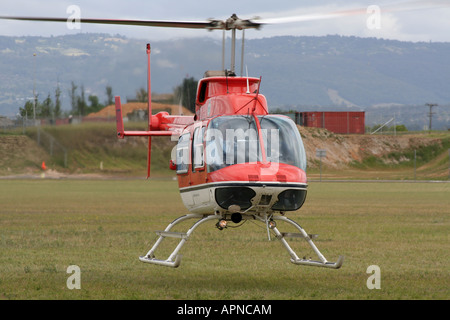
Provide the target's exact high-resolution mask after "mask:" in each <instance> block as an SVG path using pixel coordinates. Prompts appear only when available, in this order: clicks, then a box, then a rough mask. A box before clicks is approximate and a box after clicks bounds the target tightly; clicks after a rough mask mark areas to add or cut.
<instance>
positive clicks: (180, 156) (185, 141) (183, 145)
mask: <svg viewBox="0 0 450 320" xmlns="http://www.w3.org/2000/svg"><path fill="white" fill-rule="evenodd" d="M190 139H191V134H190V133H189V132H188V133H185V134H183V135H182V136H180V138H179V139H178V144H177V159H176V160H177V173H178V174H180V173H186V172H188V169H189V142H190Z"/></svg>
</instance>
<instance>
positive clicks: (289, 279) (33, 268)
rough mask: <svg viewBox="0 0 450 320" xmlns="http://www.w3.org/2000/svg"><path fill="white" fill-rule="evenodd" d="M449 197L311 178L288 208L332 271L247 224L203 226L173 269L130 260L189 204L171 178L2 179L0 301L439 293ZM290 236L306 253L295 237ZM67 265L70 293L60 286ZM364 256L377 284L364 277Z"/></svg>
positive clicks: (427, 190) (444, 186) (449, 287)
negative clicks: (297, 204) (300, 260)
mask: <svg viewBox="0 0 450 320" xmlns="http://www.w3.org/2000/svg"><path fill="white" fill-rule="evenodd" d="M449 195H450V184H448V183H402V182H397V183H337V182H327V183H325V182H322V183H319V182H312V183H310V185H309V188H308V197H307V200H306V203H305V205H304V206H303V208H302V209H301V210H299V211H298V212H294V213H291V214H289V215H288V216H289V217H290V218H293V219H294V220H296V221H298V222H299V223H300V224H301V225H302V226H303V227H304V228H305V230H306V231H307V232H309V233H317V234H319V238H318V239H317V240H316V241H315V243H316V245H317V246H318V247H319V249H320V250H321V251H322V253H323V254H324V255H325V257H327V259H328V260H330V261H335V260H336V259H337V257H338V256H339V255H344V256H345V259H346V260H345V262H344V265H343V266H342V268H341V269H339V270H332V269H322V268H313V267H304V266H296V265H293V264H291V263H290V262H289V255H288V253H287V251H286V250H285V249H284V248H283V247H282V245H281V243H280V242H279V241H278V240H272V241H270V242H269V241H268V239H267V233H266V230H265V228H263V226H261V225H255V224H253V223H250V222H247V223H245V224H244V225H243V226H241V227H239V228H235V229H231V228H228V229H225V230H223V231H219V230H218V229H216V228H215V227H214V223H212V222H211V223H206V224H203V225H202V226H200V227H199V228H198V229H197V230H196V232H195V233H194V234H193V236H192V237H191V238H190V239H189V241H188V242H187V244H186V245H185V246H184V247H183V249H182V251H181V253H182V254H183V259H182V262H181V265H180V267H179V268H177V269H171V268H166V267H160V266H153V265H148V264H144V263H142V262H140V261H139V260H138V257H139V256H140V255H143V254H145V253H146V252H147V251H148V250H149V249H150V246H151V245H152V244H153V243H154V241H155V239H156V235H155V234H154V233H153V231H154V230H161V229H163V228H165V227H166V225H167V224H168V223H169V222H170V221H172V220H173V219H175V218H177V217H178V216H180V215H182V214H184V213H187V210H186V209H185V207H184V206H183V204H182V202H181V199H180V196H179V194H178V188H177V183H176V182H175V181H171V180H149V181H145V180H0V299H93V300H94V299H95V300H96V299H188V300H190V299H220V300H229V299H257V300H260V299H272V300H278V299H283V300H289V299H294V300H297V299H342V300H345V299H442V300H448V299H449V298H450V267H449V263H450V259H449V258H450V250H449V249H450V246H449V243H450V242H449V234H450V232H449V231H450V224H449V213H450V196H449ZM187 227H188V225H187V224H186V228H187ZM278 228H279V229H280V231H289V230H285V228H283V226H282V224H279V225H278ZM184 231H185V230H184ZM171 244H172V243H170V242H167V245H171ZM291 244H292V246H293V247H294V248H296V250H297V251H298V252H299V254H302V253H303V252H304V254H305V255H312V256H313V257H314V255H313V254H312V253H311V250H310V249H309V247H308V246H307V245H306V242H304V241H303V240H300V239H298V240H291ZM174 245H175V244H174ZM162 249H163V252H164V251H165V250H166V248H165V247H164V248H162ZM167 250H168V249H167ZM70 265H77V266H79V268H80V272H81V289H79V290H77V289H73V290H69V289H68V288H67V285H66V282H67V279H68V278H69V276H71V274H70V273H67V268H68V267H69V266H70ZM371 265H377V266H379V267H380V270H381V277H380V279H381V289H373V290H369V289H368V287H367V285H366V282H367V280H368V278H369V277H370V276H371V274H368V273H367V272H366V271H367V268H368V267H369V266H371Z"/></svg>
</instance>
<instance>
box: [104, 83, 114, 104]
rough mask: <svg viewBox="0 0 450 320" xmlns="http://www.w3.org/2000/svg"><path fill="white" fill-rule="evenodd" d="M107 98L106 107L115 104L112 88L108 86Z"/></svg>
mask: <svg viewBox="0 0 450 320" xmlns="http://www.w3.org/2000/svg"><path fill="white" fill-rule="evenodd" d="M106 98H107V99H106V101H105V105H107V106H109V105H111V104H114V95H113V91H112V87H111V86H106Z"/></svg>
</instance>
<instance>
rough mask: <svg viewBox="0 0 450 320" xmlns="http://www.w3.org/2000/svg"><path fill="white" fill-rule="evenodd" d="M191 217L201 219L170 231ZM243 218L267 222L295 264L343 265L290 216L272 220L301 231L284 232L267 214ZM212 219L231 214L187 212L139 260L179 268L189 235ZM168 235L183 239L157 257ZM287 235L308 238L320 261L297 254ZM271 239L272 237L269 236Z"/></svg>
mask: <svg viewBox="0 0 450 320" xmlns="http://www.w3.org/2000/svg"><path fill="white" fill-rule="evenodd" d="M189 219H199V220H198V221H196V222H195V223H194V224H193V225H192V227H190V228H189V230H188V231H187V232H186V233H181V232H172V231H170V230H171V229H172V228H173V227H174V226H175V225H177V224H178V223H180V222H183V221H185V220H189ZM242 219H243V220H256V221H260V222H262V223H264V224H266V225H267V227H268V228H270V229H272V230H273V232H274V233H275V236H276V238H277V239H278V240H280V241H281V243H282V244H283V245H284V247H285V248H286V250H287V251H288V253H289V255H290V256H291V262H292V263H294V264H297V265H305V266H313V267H323V268H332V269H339V268H340V267H341V266H342V264H343V262H344V257H343V256H339V258H338V261H337V262H329V261H327V259H325V257H324V256H323V255H322V253H321V252H320V251H319V249H318V248H317V247H316V245H315V244H314V242H313V241H312V239H313V238H315V236H316V235H311V234H307V233H306V231H305V230H304V229H303V228H302V227H301V226H300V225H299V224H298V223H296V222H295V221H293V220H291V219H289V218H286V217H284V216H271V218H270V220H271V221H273V220H280V221H284V222H287V223H290V224H292V225H293V226H295V227H296V228H297V229H298V230H299V231H300V233H282V232H280V231H279V230H278V229H277V227H276V224H269V223H268V219H267V216H266V217H261V216H259V215H256V214H243V215H242ZM210 220H218V221H220V220H227V221H228V220H230V215H227V214H224V215H221V214H213V215H202V214H187V215H184V216H181V217H179V218H177V219H175V220H174V221H172V222H171V223H170V224H169V225H168V226H167V227H166V229H164V231H156V234H157V235H158V236H159V238H158V240H157V241H156V243H155V244H154V245H153V247H152V248H151V249H150V250H149V251H148V252H147V254H146V255H144V256H141V257H139V260H140V261H142V262H145V263H150V264H156V265H160V266H166V267H172V268H177V267H178V266H179V265H180V263H181V258H182V256H181V255H180V254H178V252H179V251H180V249H181V248H182V247H183V245H184V244H185V243H186V241H187V240H188V238H189V236H190V235H191V234H192V233H193V232H194V230H195V229H196V228H197V227H198V226H199V225H201V224H203V223H205V222H207V221H210ZM167 237H171V238H179V239H181V240H180V242H179V243H178V245H177V247H176V248H175V249H174V251H173V252H172V253H171V254H170V256H169V257H168V258H167V259H166V260H161V259H156V258H155V251H156V249H157V248H158V246H159V245H160V244H161V243H162V241H163V240H164V238H167ZM285 237H301V238H304V239H305V240H306V242H308V244H309V245H310V246H311V248H312V249H313V251H314V252H315V253H316V254H317V256H318V258H319V260H318V261H314V260H310V259H306V258H303V259H300V258H299V257H298V256H297V254H296V253H295V251H294V250H292V248H291V246H290V245H289V244H288V242H287V241H286V239H285ZM269 239H270V237H269Z"/></svg>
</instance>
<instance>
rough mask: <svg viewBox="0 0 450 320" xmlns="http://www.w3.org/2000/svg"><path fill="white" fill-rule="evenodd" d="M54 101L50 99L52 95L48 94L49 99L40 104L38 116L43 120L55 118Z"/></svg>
mask: <svg viewBox="0 0 450 320" xmlns="http://www.w3.org/2000/svg"><path fill="white" fill-rule="evenodd" d="M53 109H54V107H53V101H52V98H50V93H49V94H48V96H47V98H46V99H45V100H44V101H43V102H42V103H41V104H39V109H38V110H39V112H38V110H36V115H37V116H39V117H41V118H50V117H52V116H53Z"/></svg>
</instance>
